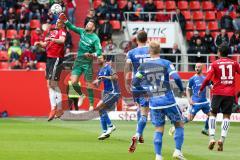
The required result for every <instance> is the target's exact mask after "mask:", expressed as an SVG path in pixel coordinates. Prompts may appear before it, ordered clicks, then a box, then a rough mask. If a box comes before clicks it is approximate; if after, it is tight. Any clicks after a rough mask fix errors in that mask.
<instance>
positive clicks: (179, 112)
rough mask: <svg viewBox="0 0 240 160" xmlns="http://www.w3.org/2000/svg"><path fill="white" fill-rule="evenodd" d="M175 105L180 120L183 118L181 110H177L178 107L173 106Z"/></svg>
mask: <svg viewBox="0 0 240 160" xmlns="http://www.w3.org/2000/svg"><path fill="white" fill-rule="evenodd" d="M175 107H176V109H177V111H178V114H179V116H180V117H181V120H183V116H182V114H181V111H180V110H179V107H178V106H175Z"/></svg>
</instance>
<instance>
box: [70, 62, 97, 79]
mask: <svg viewBox="0 0 240 160" xmlns="http://www.w3.org/2000/svg"><path fill="white" fill-rule="evenodd" d="M82 74H84V78H85V80H86V81H87V82H92V81H93V64H92V62H83V61H81V60H80V59H76V60H75V62H74V65H73V70H72V75H77V76H81V75H82Z"/></svg>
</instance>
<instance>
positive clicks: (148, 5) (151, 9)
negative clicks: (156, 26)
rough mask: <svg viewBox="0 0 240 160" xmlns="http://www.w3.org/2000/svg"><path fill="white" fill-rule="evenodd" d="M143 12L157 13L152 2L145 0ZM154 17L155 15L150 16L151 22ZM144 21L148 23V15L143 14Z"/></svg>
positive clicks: (151, 0)
mask: <svg viewBox="0 0 240 160" xmlns="http://www.w3.org/2000/svg"><path fill="white" fill-rule="evenodd" d="M143 10H144V12H157V7H156V5H155V4H154V3H153V0H146V3H145V5H144V8H143ZM155 17H156V15H155V14H151V19H150V20H151V21H154V19H155ZM144 20H145V21H149V15H148V14H144Z"/></svg>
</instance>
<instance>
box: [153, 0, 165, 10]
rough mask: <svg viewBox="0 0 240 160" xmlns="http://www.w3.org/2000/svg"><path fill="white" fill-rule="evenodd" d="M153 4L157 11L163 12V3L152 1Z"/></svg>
mask: <svg viewBox="0 0 240 160" xmlns="http://www.w3.org/2000/svg"><path fill="white" fill-rule="evenodd" d="M154 4H155V5H156V7H157V9H158V10H163V9H164V3H163V1H154Z"/></svg>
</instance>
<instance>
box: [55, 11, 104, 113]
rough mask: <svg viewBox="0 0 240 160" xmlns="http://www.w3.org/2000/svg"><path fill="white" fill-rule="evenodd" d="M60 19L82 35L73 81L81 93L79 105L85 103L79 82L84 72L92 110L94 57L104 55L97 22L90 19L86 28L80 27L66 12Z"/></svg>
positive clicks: (72, 76) (74, 86) (76, 89)
mask: <svg viewBox="0 0 240 160" xmlns="http://www.w3.org/2000/svg"><path fill="white" fill-rule="evenodd" d="M59 19H60V20H61V21H63V22H64V23H65V25H66V27H67V28H68V29H70V30H72V31H74V32H75V33H77V34H79V35H80V38H81V39H80V42H79V46H78V55H77V58H76V60H75V62H74V66H73V70H72V75H71V82H72V84H73V88H74V90H75V91H76V92H77V93H78V94H79V95H80V97H79V101H78V102H79V103H78V106H80V105H81V104H82V103H83V100H84V98H85V95H84V94H82V92H81V88H80V86H79V85H78V82H79V78H80V76H81V75H82V74H84V78H85V80H86V84H87V91H88V97H89V102H90V107H89V110H92V109H93V104H94V96H93V89H92V84H91V83H92V81H93V59H94V58H97V57H99V56H101V55H102V47H101V43H100V39H99V38H98V36H97V34H95V33H94V30H95V23H94V21H91V20H90V21H89V22H88V23H87V24H86V27H85V28H79V27H76V26H74V25H73V24H71V23H70V22H69V21H68V19H67V18H66V15H65V14H64V13H61V14H60V15H59Z"/></svg>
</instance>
